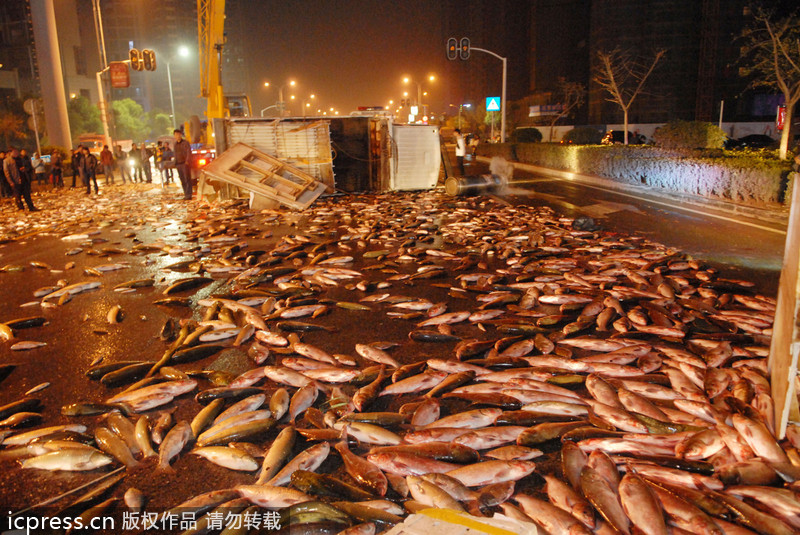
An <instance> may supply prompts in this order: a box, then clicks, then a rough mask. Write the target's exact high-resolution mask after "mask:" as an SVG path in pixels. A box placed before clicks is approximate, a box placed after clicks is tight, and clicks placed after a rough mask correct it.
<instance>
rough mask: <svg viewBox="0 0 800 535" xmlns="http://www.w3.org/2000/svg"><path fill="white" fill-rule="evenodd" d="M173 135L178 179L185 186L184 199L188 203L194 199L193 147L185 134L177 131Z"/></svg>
mask: <svg viewBox="0 0 800 535" xmlns="http://www.w3.org/2000/svg"><path fill="white" fill-rule="evenodd" d="M172 134H173V136H174V137H175V149H174V151H175V169H177V170H178V178H180V180H181V186H183V198H184V200H187V201H188V200H190V199H191V198H192V179H191V176H189V164H190V163H191V160H192V146H191V145H190V144H189V142H188V141H186V140H185V139H183V134H182V133H181V131H180V130H178V129H175V130H174V131H173V132H172Z"/></svg>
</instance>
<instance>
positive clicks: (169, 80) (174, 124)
mask: <svg viewBox="0 0 800 535" xmlns="http://www.w3.org/2000/svg"><path fill="white" fill-rule="evenodd" d="M178 56H180V57H183V58H186V57H189V49H188V48H187V47H185V46H180V47H178ZM173 59H174V58H173ZM169 64H170V61H169V59H167V83H168V84H169V105H170V108H172V129H173V130H177V129H178V121H177V119H176V118H175V97H174V96H173V94H172V71H170V68H169Z"/></svg>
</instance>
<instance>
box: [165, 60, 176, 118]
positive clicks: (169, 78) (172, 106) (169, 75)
mask: <svg viewBox="0 0 800 535" xmlns="http://www.w3.org/2000/svg"><path fill="white" fill-rule="evenodd" d="M167 83H168V84H169V106H170V109H171V110H172V129H173V130H177V129H178V121H177V119H176V118H175V97H174V96H173V94H172V72H171V71H170V70H169V61H167Z"/></svg>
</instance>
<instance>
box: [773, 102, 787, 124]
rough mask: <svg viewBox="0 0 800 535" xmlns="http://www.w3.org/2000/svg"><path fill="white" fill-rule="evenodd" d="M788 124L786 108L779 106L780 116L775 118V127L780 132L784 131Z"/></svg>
mask: <svg viewBox="0 0 800 535" xmlns="http://www.w3.org/2000/svg"><path fill="white" fill-rule="evenodd" d="M785 122H786V106H778V116H777V117H776V118H775V126H776V127H777V129H778V130H783V125H784V123H785Z"/></svg>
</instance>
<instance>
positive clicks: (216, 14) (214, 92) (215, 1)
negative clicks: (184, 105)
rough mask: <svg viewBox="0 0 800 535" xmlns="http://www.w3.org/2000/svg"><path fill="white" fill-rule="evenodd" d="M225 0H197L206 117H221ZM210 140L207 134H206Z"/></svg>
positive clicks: (223, 107)
mask: <svg viewBox="0 0 800 535" xmlns="http://www.w3.org/2000/svg"><path fill="white" fill-rule="evenodd" d="M224 29H225V0H197V36H198V40H199V52H200V54H199V55H200V95H201V96H203V97H205V98H206V99H208V108H207V111H206V118H207V119H208V120H209V134H210V132H211V119H216V118H223V117H225V99H224V97H223V92H222V76H221V72H220V63H221V61H222V47H223V45H224V44H225V34H224ZM209 141H210V136H209Z"/></svg>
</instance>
